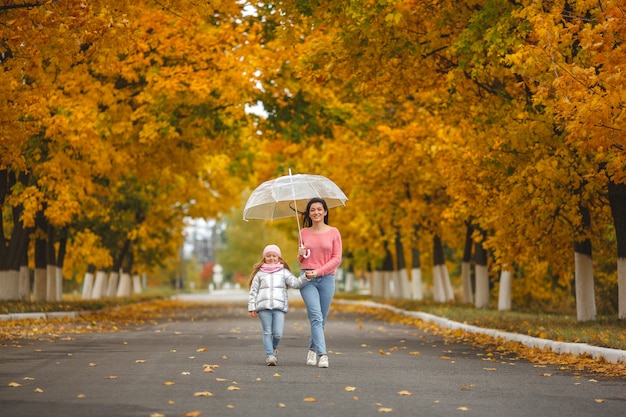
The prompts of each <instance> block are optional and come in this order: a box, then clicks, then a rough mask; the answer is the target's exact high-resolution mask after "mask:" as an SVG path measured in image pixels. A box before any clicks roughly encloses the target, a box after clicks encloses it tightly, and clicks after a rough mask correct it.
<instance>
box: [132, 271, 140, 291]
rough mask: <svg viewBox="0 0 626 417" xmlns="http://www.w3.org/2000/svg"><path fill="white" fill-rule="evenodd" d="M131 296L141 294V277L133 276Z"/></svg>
mask: <svg viewBox="0 0 626 417" xmlns="http://www.w3.org/2000/svg"><path fill="white" fill-rule="evenodd" d="M133 294H141V276H139V274H135V275H133Z"/></svg>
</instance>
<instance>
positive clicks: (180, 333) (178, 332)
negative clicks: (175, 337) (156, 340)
mask: <svg viewBox="0 0 626 417" xmlns="http://www.w3.org/2000/svg"><path fill="white" fill-rule="evenodd" d="M174 334H183V333H182V332H174Z"/></svg>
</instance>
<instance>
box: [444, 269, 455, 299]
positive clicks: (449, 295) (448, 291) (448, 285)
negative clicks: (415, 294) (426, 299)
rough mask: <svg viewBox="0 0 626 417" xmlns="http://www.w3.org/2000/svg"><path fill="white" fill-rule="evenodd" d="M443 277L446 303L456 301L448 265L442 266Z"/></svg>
mask: <svg viewBox="0 0 626 417" xmlns="http://www.w3.org/2000/svg"><path fill="white" fill-rule="evenodd" d="M441 272H442V273H441V277H442V278H443V290H444V294H445V297H446V298H445V301H454V290H453V289H452V282H450V273H449V272H448V266H447V265H446V264H443V265H441Z"/></svg>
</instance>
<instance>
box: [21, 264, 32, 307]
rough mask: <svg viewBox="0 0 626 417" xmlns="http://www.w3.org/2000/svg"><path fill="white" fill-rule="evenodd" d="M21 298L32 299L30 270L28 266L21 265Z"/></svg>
mask: <svg viewBox="0 0 626 417" xmlns="http://www.w3.org/2000/svg"><path fill="white" fill-rule="evenodd" d="M18 275H19V298H20V300H25V301H29V300H30V270H29V269H28V266H26V265H24V266H21V267H20V272H19V274H18Z"/></svg>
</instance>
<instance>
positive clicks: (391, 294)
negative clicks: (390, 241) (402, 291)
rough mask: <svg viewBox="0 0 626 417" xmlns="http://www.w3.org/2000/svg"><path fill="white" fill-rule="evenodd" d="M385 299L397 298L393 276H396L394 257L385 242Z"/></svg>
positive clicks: (383, 269)
mask: <svg viewBox="0 0 626 417" xmlns="http://www.w3.org/2000/svg"><path fill="white" fill-rule="evenodd" d="M382 271H383V297H384V298H395V294H396V291H397V288H394V285H393V281H394V279H393V276H394V268H393V256H392V255H391V252H390V251H389V247H388V245H387V242H385V259H384V260H383V268H382Z"/></svg>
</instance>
